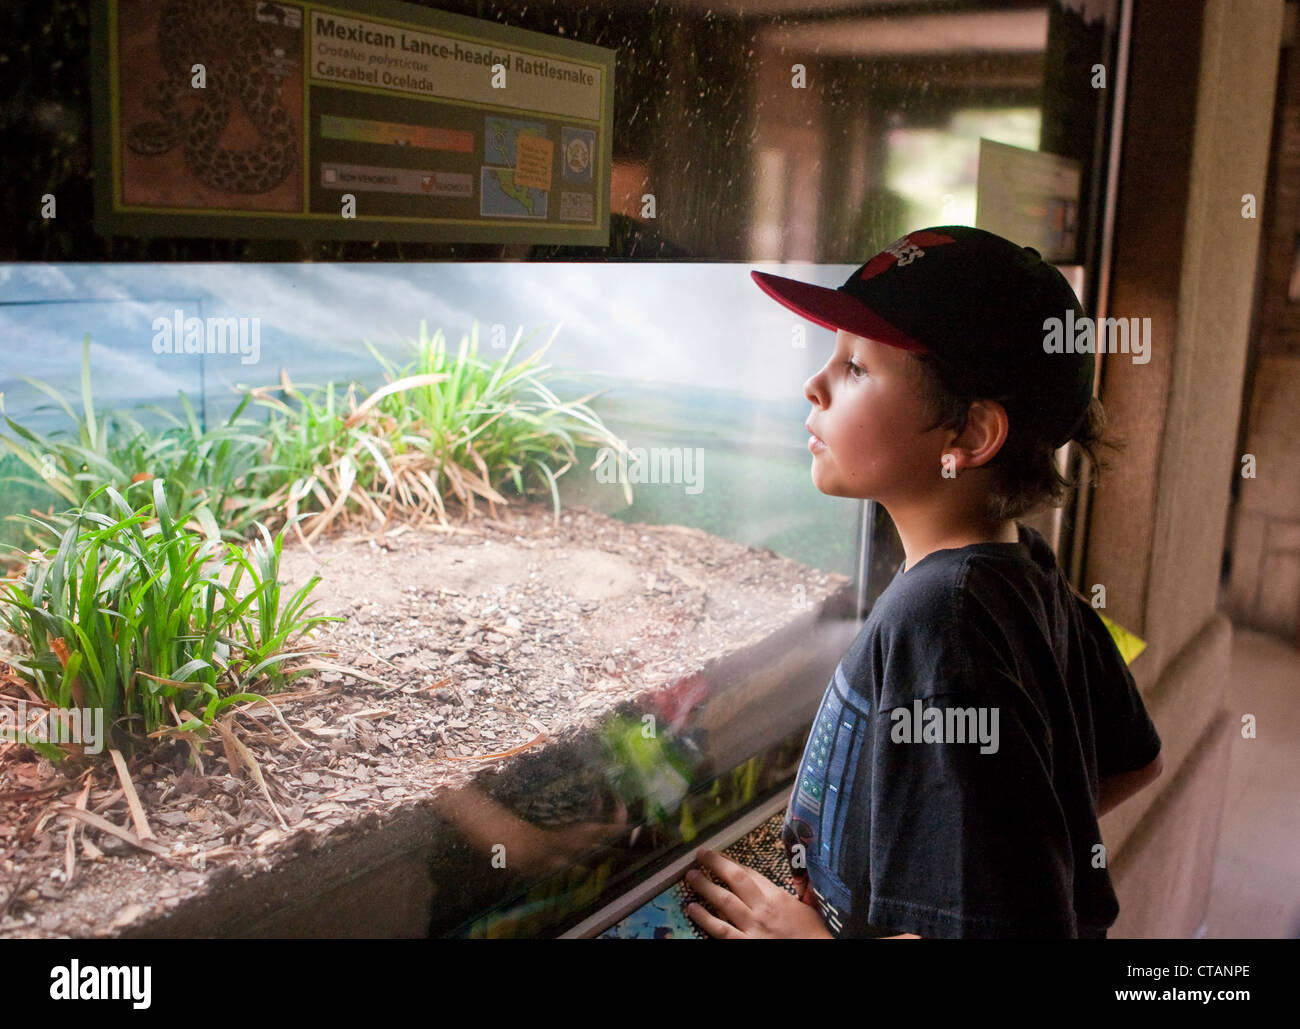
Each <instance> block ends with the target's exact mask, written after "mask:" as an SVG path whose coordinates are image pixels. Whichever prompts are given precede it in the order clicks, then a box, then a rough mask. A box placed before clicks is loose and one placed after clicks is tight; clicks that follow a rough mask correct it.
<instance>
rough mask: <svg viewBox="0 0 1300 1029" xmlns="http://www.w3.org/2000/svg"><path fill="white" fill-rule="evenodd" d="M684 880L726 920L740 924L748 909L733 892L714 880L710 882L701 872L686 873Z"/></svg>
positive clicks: (736, 924) (733, 923) (735, 924)
mask: <svg viewBox="0 0 1300 1029" xmlns="http://www.w3.org/2000/svg"><path fill="white" fill-rule="evenodd" d="M686 881H687V883H689V884H690V887H691V889H693V890H694V891H695V892H696V893H698V894H699V895H700V896H701V897H702V898H703V899H704V900H707V901H708V902H709V903H710V904H712V905H713V909H714V910H715V911H717V912H719V913H720V914H721V915H722V916H723V917H724V918H726V919H727V921H728V922H730V923H731V924H732V925H734V926H739V925H740V923H741V921H743V919H744V916H745V912H746V911H747V910H748V909H747V908H746V907H745V905H744V904H743V903H741V901H740V898H738V897H737V896H736V895H735V894H734V893H732V892H731V891H730V890H728V889H726V888H725V887H723V886H719V885H718V884H717V883H715V882H710V881H709V878H708V876H706V875H704V873H703V872H700V873H697V874H695V875H688V876H687V877H686Z"/></svg>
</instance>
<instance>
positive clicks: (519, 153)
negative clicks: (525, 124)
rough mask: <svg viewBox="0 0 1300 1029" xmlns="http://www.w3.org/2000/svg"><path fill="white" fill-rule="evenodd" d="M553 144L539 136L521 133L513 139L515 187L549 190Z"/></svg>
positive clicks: (553, 151) (553, 152)
mask: <svg viewBox="0 0 1300 1029" xmlns="http://www.w3.org/2000/svg"><path fill="white" fill-rule="evenodd" d="M554 154H555V144H554V143H552V142H551V141H550V140H549V139H545V138H543V137H541V136H533V135H529V134H528V133H525V132H521V133H519V135H518V136H517V137H515V185H516V186H527V187H529V188H530V189H550V188H551V158H552V157H553V155H554Z"/></svg>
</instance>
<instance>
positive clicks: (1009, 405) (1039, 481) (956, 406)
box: [909, 352, 1127, 521]
mask: <svg viewBox="0 0 1300 1029" xmlns="http://www.w3.org/2000/svg"><path fill="white" fill-rule="evenodd" d="M909 353H910V356H911V357H912V359H913V361H914V362H915V366H916V368H917V370H918V372H919V389H920V395H921V402H922V405H923V407H924V409H925V416H926V418H927V420H929V421H930V422H931V424H930V425H929V426H927V429H926V431H929V430H931V429H937V428H939V427H941V426H942V427H943V428H948V429H953V430H955V431H958V432H960V431H961V430H962V429H963V428H965V425H966V418H967V415H968V413H969V411H970V405H971V404H972V403H973V402H974V401H975V400H976V399H981V398H982V399H986V400H996V401H997V402H998V403H1000V404H1002V405H1003V407H1005V408H1006V410H1007V417H1008V419H1009V420H1010V423H1011V424H1010V427H1009V429H1008V431H1007V438H1006V440H1005V441H1004V442H1003V444H1002V447H1001V449H999V450H998V452H997V453H996V454H995V455H994V456H993V458H992V460H990V461H989V462H988V463H987V464H986V465H984V467H986V468H988V469H990V470H991V471H992V472H993V473H994V474H993V484H992V488H991V489H990V490H989V495H988V499H987V504H986V508H985V513H986V514H987V516H988V517H989V518H990V519H991V520H993V521H1004V520H1006V519H1009V518H1020V517H1022V516H1023V515H1026V514H1028V513H1029V512H1031V511H1033V510H1035V509H1036V508H1038V507H1041V506H1043V505H1048V506H1051V507H1060V506H1061V505H1062V504H1063V503H1064V502H1065V498H1066V494H1067V492H1068V491H1069V490H1070V489H1072V488H1074V487H1076V486H1078V485H1079V483H1078V480H1076V479H1067V478H1065V477H1063V476H1062V475H1061V473H1060V471H1059V470H1058V469H1057V466H1056V461H1055V453H1056V451H1055V450H1054V449H1053V447H1052V442H1051V440H1050V439H1049V438H1048V436H1047V434H1046V432H1045V431H1044V429H1043V427H1042V425H1041V424H1040V422H1038V421H1037V420H1035V418H1034V417H1033V413H1032V411H1029V410H1020V409H1018V408H1017V407H1016V397H1015V396H1014V395H1012V394H1002V395H997V396H993V395H989V394H987V393H983V392H980V391H978V390H977V389H976V388H975V387H974V385H973V383H972V382H971V381H970V380H969V378H968V377H967V376H965V375H964V374H963V373H962V372H960V371H958V370H957V369H956V368H954V367H953V366H952V365H951V364H949V363H948V362H947V361H944V360H943V359H942V358H940V357H938V356H936V355H934V354H930V353H923V352H909ZM1071 440H1073V442H1075V443H1076V444H1078V446H1079V448H1080V449H1081V450H1082V451H1083V453H1084V454H1085V455H1086V457H1087V459H1088V466H1089V468H1090V470H1091V474H1090V475H1089V484H1090V485H1092V486H1096V485H1097V483H1098V482H1099V481H1100V473H1101V471H1102V470H1104V469H1107V468H1109V467H1110V466H1109V465H1108V464H1107V463H1106V462H1105V461H1104V460H1102V459H1101V454H1100V451H1101V450H1102V449H1103V448H1104V449H1107V450H1111V451H1121V450H1123V449H1124V448H1125V446H1126V445H1127V444H1126V441H1125V440H1124V439H1122V438H1117V437H1115V436H1114V435H1111V434H1108V433H1107V431H1106V411H1105V408H1103V407H1102V405H1101V401H1100V400H1098V399H1097V398H1096V397H1093V398H1092V400H1091V402H1090V403H1089V405H1088V412H1087V417H1086V418H1085V419H1084V421H1083V424H1082V425H1081V426H1080V427H1079V428H1078V430H1076V431H1075V433H1074V435H1073V436H1072V437H1071Z"/></svg>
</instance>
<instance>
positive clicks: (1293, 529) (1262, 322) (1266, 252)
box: [1225, 3, 1300, 641]
mask: <svg viewBox="0 0 1300 1029" xmlns="http://www.w3.org/2000/svg"><path fill="white" fill-rule="evenodd" d="M1287 7H1288V12H1287V13H1288V17H1287V29H1288V38H1287V39H1285V40H1284V46H1285V48H1284V50H1283V62H1282V74H1281V82H1280V84H1279V87H1278V96H1277V112H1276V120H1275V123H1274V128H1273V132H1274V136H1273V140H1274V141H1273V147H1272V167H1271V168H1270V171H1269V192H1268V196H1267V198H1266V200H1265V203H1264V208H1263V210H1262V212H1261V225H1262V228H1263V231H1264V245H1263V255H1262V276H1261V279H1262V281H1261V283H1260V296H1259V308H1258V311H1259V316H1258V324H1257V331H1256V332H1255V334H1254V338H1253V340H1252V344H1253V348H1252V352H1251V362H1250V367H1249V369H1248V373H1247V379H1246V382H1247V388H1246V394H1247V396H1248V397H1249V401H1248V403H1247V408H1248V417H1247V419H1246V421H1245V423H1244V425H1243V438H1242V439H1241V442H1240V447H1239V452H1240V454H1242V455H1244V454H1250V455H1252V456H1253V458H1254V469H1253V472H1254V475H1253V477H1252V476H1249V475H1248V474H1246V475H1243V474H1241V473H1242V472H1243V471H1244V472H1246V473H1249V472H1250V471H1251V469H1250V468H1249V467H1247V466H1242V467H1240V468H1239V469H1238V474H1239V475H1240V476H1241V477H1240V479H1239V480H1238V486H1239V495H1238V498H1237V503H1236V504H1235V506H1234V509H1233V524H1232V528H1231V531H1230V539H1231V543H1232V570H1231V578H1230V579H1229V583H1228V590H1227V596H1226V597H1225V607H1226V610H1227V612H1228V613H1229V614H1230V615H1231V616H1232V619H1233V621H1234V622H1236V623H1237V624H1238V625H1249V626H1253V627H1254V628H1257V629H1263V630H1265V631H1268V632H1274V633H1277V634H1279V635H1281V636H1284V637H1286V638H1288V639H1295V640H1298V641H1300V462H1297V461H1295V460H1294V455H1293V454H1292V453H1291V448H1292V441H1293V440H1295V439H1297V438H1300V281H1298V282H1297V283H1296V287H1295V294H1296V299H1295V300H1292V299H1291V295H1290V294H1291V292H1292V284H1291V280H1292V277H1293V271H1294V268H1295V263H1296V240H1297V236H1298V235H1300V232H1298V230H1300V55H1298V54H1297V51H1296V48H1295V46H1294V40H1293V38H1291V37H1292V36H1293V34H1294V26H1295V8H1296V4H1294V3H1291V4H1288V5H1287Z"/></svg>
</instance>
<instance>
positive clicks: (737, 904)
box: [686, 850, 835, 940]
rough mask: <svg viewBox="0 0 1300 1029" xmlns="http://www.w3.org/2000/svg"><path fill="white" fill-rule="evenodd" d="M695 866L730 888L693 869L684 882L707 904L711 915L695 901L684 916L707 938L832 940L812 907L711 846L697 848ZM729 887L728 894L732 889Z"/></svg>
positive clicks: (824, 924) (687, 908)
mask: <svg viewBox="0 0 1300 1029" xmlns="http://www.w3.org/2000/svg"><path fill="white" fill-rule="evenodd" d="M696 857H697V858H698V859H699V862H700V864H701V865H703V866H704V867H705V868H707V869H709V870H710V871H711V872H713V873H714V874H715V875H716V876H717V877H718V878H719V879H721V880H722V881H723V882H725V883H726V884H727V886H730V887H731V889H730V890H728V889H726V888H725V887H723V886H719V885H718V884H716V883H713V882H710V881H709V879H708V878H707V877H706V876H705V875H704V874H703V873H702V872H699V871H697V870H696V869H691V870H690V871H689V872H687V873H686V881H687V882H689V883H690V884H691V887H692V888H693V889H694V890H695V892H696V893H698V894H699V895H700V896H701V897H703V898H704V899H705V900H707V901H708V902H709V903H710V904H712V905H713V908H714V910H715V911H717V912H718V914H720V915H721V916H722V917H721V918H715V917H714V916H713V915H711V914H709V913H708V911H706V910H705V909H704V908H703V906H702V905H700V904H689V905H687V907H686V914H687V915H688V916H689V917H690V919H691V921H693V922H695V923H696V924H697V925H698V926H699V927H700V928H701V929H703V930H704V931H705V932H706V933H708V934H709V935H710V936H713V937H715V938H717V939H722V940H808V939H812V940H833V939H834V938H835V937H834V936H833V935H832V934H831V932H830V930H828V929H827V928H826V923H825V922H823V921H822V917H821V915H820V914H818V913H817V911H816V909H814V908H812V907H810V906H808V905H807V904H805V903H804V902H803V901H801V900H800V899H799V898H798V897H796V896H794V895H793V894H792V893H788V892H787V891H785V890H783V889H781V887H780V886H778V885H776V883H774V882H772V880H770V879H769V878H767V876H765V875H760V874H759V873H758V872H755V871H754V870H753V869H752V868H746V867H745V866H744V865H738V864H736V862H734V861H732V860H731V859H730V858H727V857H724V856H723V855H721V854H719V853H717V852H716V851H712V850H700V851H699V852H698V853H697V854H696ZM733 891H734V892H733Z"/></svg>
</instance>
